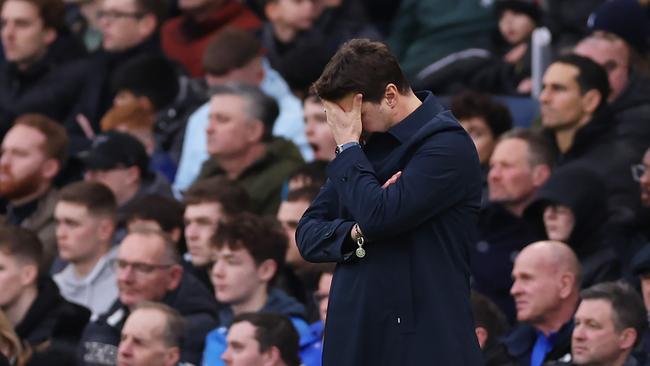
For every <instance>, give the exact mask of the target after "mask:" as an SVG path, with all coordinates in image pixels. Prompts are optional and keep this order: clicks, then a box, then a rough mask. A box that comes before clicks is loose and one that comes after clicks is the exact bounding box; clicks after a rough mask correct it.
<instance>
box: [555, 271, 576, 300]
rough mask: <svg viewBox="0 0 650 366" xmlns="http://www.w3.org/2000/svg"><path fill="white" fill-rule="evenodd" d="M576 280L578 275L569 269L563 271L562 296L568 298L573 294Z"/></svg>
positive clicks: (560, 292) (561, 281) (561, 280)
mask: <svg viewBox="0 0 650 366" xmlns="http://www.w3.org/2000/svg"><path fill="white" fill-rule="evenodd" d="M576 280H577V278H576V276H575V275H574V274H573V273H571V272H569V271H565V272H564V273H562V275H560V282H559V286H560V289H559V290H560V291H559V294H560V298H562V299H567V298H568V297H569V296H571V293H572V292H573V289H574V287H576Z"/></svg>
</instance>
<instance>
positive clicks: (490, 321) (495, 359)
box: [471, 291, 511, 366]
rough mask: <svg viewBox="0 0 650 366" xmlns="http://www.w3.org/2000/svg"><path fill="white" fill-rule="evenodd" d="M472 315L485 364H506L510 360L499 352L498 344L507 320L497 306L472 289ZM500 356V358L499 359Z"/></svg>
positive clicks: (495, 365) (506, 325)
mask: <svg viewBox="0 0 650 366" xmlns="http://www.w3.org/2000/svg"><path fill="white" fill-rule="evenodd" d="M471 300H472V315H474V323H475V327H476V328H475V329H476V338H477V339H478V344H479V345H480V346H481V350H482V351H483V357H484V358H485V364H486V365H487V366H497V365H499V366H507V365H509V364H511V363H510V361H509V360H508V359H507V358H504V357H503V355H502V354H501V353H500V350H499V347H498V344H499V340H500V339H501V337H502V336H503V335H504V334H506V332H507V331H508V320H507V319H506V317H505V315H503V313H502V312H501V310H499V308H498V307H497V306H496V305H495V304H494V303H493V302H492V301H490V299H488V298H487V297H485V296H483V295H481V294H479V293H478V292H475V291H472V297H471ZM500 358H502V359H500Z"/></svg>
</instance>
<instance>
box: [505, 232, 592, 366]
mask: <svg viewBox="0 0 650 366" xmlns="http://www.w3.org/2000/svg"><path fill="white" fill-rule="evenodd" d="M512 278H513V279H514V283H513V285H512V289H511V293H512V296H513V297H514V299H515V303H516V304H517V320H518V321H519V322H520V325H519V326H517V327H516V328H515V329H514V330H512V331H511V332H510V334H508V335H507V336H506V337H505V338H504V339H503V345H504V347H505V348H504V350H505V351H506V353H507V355H508V356H510V357H511V359H512V360H513V361H516V362H517V363H518V364H520V365H537V366H539V365H542V364H543V363H544V362H549V361H555V360H559V359H562V358H563V357H565V356H566V355H567V354H569V353H570V352H571V349H570V347H571V332H572V331H573V314H574V312H575V310H576V308H577V306H578V302H579V301H580V297H579V293H578V292H579V287H580V264H579V262H578V259H577V258H576V256H575V254H573V252H572V251H571V248H569V247H568V246H567V245H566V244H563V243H560V242H554V241H543V242H536V243H532V244H529V245H528V246H526V247H525V248H524V249H523V250H522V251H521V253H519V255H518V256H517V259H516V260H515V265H514V268H513V270H512Z"/></svg>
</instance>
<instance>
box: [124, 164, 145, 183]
mask: <svg viewBox="0 0 650 366" xmlns="http://www.w3.org/2000/svg"><path fill="white" fill-rule="evenodd" d="M126 171H127V173H128V175H127V179H128V183H129V184H136V183H138V182H141V181H142V176H143V175H144V173H143V172H141V171H140V168H139V167H137V166H135V165H134V166H130V167H128V168H127V169H126Z"/></svg>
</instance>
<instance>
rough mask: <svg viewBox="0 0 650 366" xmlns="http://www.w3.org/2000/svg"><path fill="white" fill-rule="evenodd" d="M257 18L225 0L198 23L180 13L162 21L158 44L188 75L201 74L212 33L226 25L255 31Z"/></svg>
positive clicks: (234, 3) (241, 7) (235, 3)
mask: <svg viewBox="0 0 650 366" xmlns="http://www.w3.org/2000/svg"><path fill="white" fill-rule="evenodd" d="M261 24H262V23H261V21H260V20H259V19H258V18H257V16H256V15H255V14H254V13H253V12H252V11H251V10H249V9H248V8H247V7H246V6H244V5H242V4H240V3H238V2H237V1H236V0H227V1H226V3H225V4H223V5H222V6H220V7H219V8H217V9H215V10H214V11H213V12H212V13H211V14H210V15H209V17H208V18H206V19H202V20H201V21H200V22H198V21H196V20H195V19H193V18H190V17H189V16H187V15H180V16H178V17H176V18H173V19H170V20H168V21H167V22H165V24H163V27H162V30H161V34H162V47H163V50H164V51H165V54H167V56H168V57H169V58H171V59H172V60H175V61H176V62H178V63H180V64H181V65H183V66H184V67H185V69H186V70H187V71H188V72H189V73H190V75H191V76H192V77H197V76H201V75H203V62H202V60H203V52H204V51H205V49H206V47H207V46H208V43H209V42H210V40H211V39H212V37H214V36H215V35H216V34H218V33H219V32H220V31H221V30H222V29H225V28H227V27H229V26H230V27H235V28H240V29H248V30H256V29H258V28H260V26H261Z"/></svg>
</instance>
